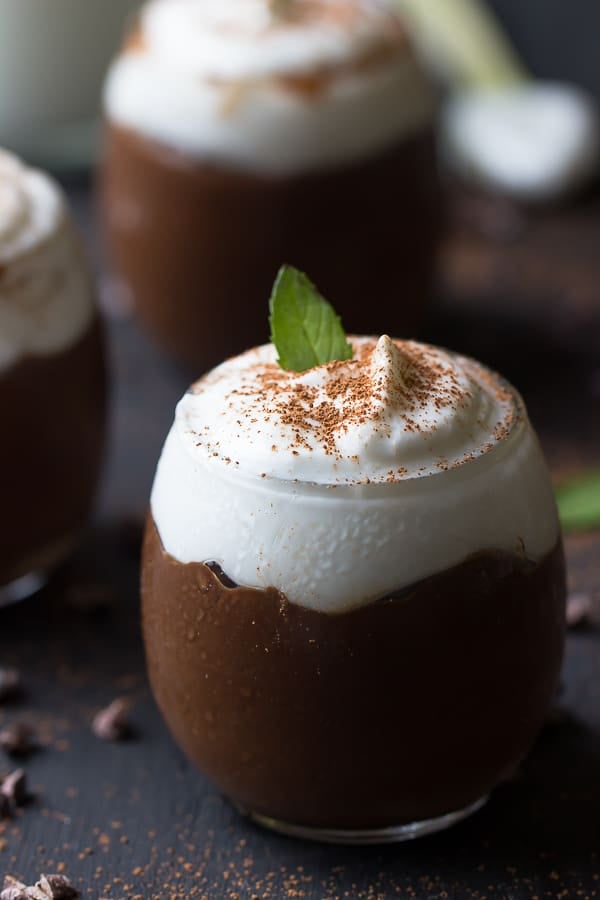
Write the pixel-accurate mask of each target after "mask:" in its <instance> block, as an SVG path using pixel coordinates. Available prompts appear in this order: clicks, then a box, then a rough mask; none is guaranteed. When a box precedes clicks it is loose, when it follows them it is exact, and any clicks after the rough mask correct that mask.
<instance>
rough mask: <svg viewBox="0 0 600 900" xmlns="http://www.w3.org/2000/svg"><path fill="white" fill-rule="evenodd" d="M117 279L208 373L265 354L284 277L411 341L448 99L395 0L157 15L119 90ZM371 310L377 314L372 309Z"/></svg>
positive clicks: (115, 74) (109, 179)
mask: <svg viewBox="0 0 600 900" xmlns="http://www.w3.org/2000/svg"><path fill="white" fill-rule="evenodd" d="M105 105H106V116H107V140H106V153H105V160H104V166H103V171H102V179H101V184H102V191H101V195H102V201H103V204H102V205H103V209H104V218H105V222H106V231H107V236H108V239H109V244H110V247H111V249H112V252H113V256H114V259H115V262H116V264H117V268H118V270H119V271H120V273H121V274H122V276H123V278H124V280H125V282H126V283H127V284H128V285H129V287H130V288H131V290H132V293H133V299H134V302H135V306H136V309H137V312H138V313H139V316H140V318H141V319H142V320H143V322H144V323H145V325H146V326H147V327H148V329H149V330H150V331H151V332H152V334H153V335H154V336H155V337H156V338H157V339H158V340H159V342H161V343H162V345H163V346H164V347H165V348H167V350H169V351H170V352H171V353H172V354H174V355H175V356H176V357H179V358H180V359H182V360H183V361H186V362H188V363H190V364H192V365H193V366H194V367H195V369H196V370H198V369H200V370H202V369H207V368H209V367H210V366H212V365H215V364H216V363H218V362H220V361H221V360H222V359H223V358H225V357H227V356H229V355H231V354H232V353H236V352H240V351H241V350H243V349H245V348H246V347H248V346H251V345H252V344H255V343H261V342H262V341H264V340H265V339H266V337H267V335H266V330H265V328H264V325H263V319H262V316H261V310H262V304H263V301H264V297H265V296H268V291H269V288H270V285H271V281H272V277H273V272H274V271H276V269H277V267H278V266H279V265H280V263H281V261H282V260H288V261H289V262H291V263H293V264H294V265H297V266H299V267H301V268H304V269H306V270H307V271H310V272H311V273H312V275H313V277H314V278H315V279H317V281H318V283H319V284H320V285H321V286H322V288H323V290H325V291H327V292H329V293H330V295H332V296H337V297H340V298H343V299H342V300H341V310H340V311H341V312H342V313H343V315H344V318H345V322H346V324H347V326H348V327H349V328H351V329H352V330H354V331H356V332H367V331H368V330H370V329H377V330H384V329H390V330H393V331H394V333H398V334H402V335H405V336H412V335H413V334H414V331H415V328H416V326H417V325H418V323H419V321H420V320H421V318H422V315H423V310H424V306H425V304H426V302H427V295H428V293H429V289H430V284H431V272H432V259H433V256H434V250H435V247H436V243H437V238H438V233H439V231H440V192H439V184H438V177H437V170H436V162H435V154H434V141H433V119H434V98H433V94H432V90H431V88H430V85H429V82H428V80H427V78H426V76H425V74H424V72H423V70H422V68H421V66H420V64H419V62H418V61H417V59H416V57H415V54H414V52H413V49H412V47H411V46H410V43H409V41H408V39H407V36H406V34H405V32H404V31H403V29H402V26H401V24H400V22H399V21H398V19H397V17H396V16H395V15H394V14H393V13H392V12H391V11H390V9H389V7H387V6H386V4H385V3H384V2H380V0H343V2H335V3H332V2H331V0H291V2H289V3H287V4H280V3H269V2H268V0H227V2H226V3H224V2H223V0H151V2H149V3H147V4H146V6H145V7H144V9H143V10H142V13H141V15H140V18H139V23H138V27H137V29H136V30H135V31H134V32H133V33H132V35H131V37H130V40H129V42H128V44H127V45H126V47H125V48H124V49H123V51H122V52H121V54H120V56H119V57H118V58H117V60H116V61H115V63H114V65H113V67H112V69H111V72H110V75H109V78H108V82H107V86H106V94H105ZM367 297H368V298H369V301H368V302H367V301H366V298H367Z"/></svg>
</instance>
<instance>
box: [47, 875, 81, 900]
mask: <svg viewBox="0 0 600 900" xmlns="http://www.w3.org/2000/svg"><path fill="white" fill-rule="evenodd" d="M36 887H37V888H41V889H42V890H43V891H45V893H46V896H47V897H48V898H49V900H75V898H76V897H79V896H81V895H80V892H79V891H78V890H77V888H75V887H73V885H72V884H71V882H70V881H69V879H68V878H67V877H66V876H65V875H42V876H41V878H40V880H39V881H38V883H37V884H36Z"/></svg>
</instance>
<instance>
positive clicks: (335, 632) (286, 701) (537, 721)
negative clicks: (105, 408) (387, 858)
mask: <svg viewBox="0 0 600 900" xmlns="http://www.w3.org/2000/svg"><path fill="white" fill-rule="evenodd" d="M352 348H353V358H352V359H346V360H343V361H340V360H337V361H331V362H328V363H326V364H322V365H315V366H313V367H311V368H309V369H308V370H307V371H304V372H301V373H297V372H294V371H287V370H285V371H284V370H283V369H282V368H281V367H280V365H279V364H278V362H277V351H276V350H275V348H274V347H273V346H272V345H265V346H262V347H258V348H255V349H254V350H250V351H248V352H246V353H244V354H243V355H241V356H239V357H236V358H233V359H230V360H228V361H227V362H225V363H224V364H222V365H221V366H219V367H217V368H216V369H215V370H214V371H212V372H211V373H209V374H208V375H206V376H205V377H204V378H203V379H201V380H200V381H199V382H197V383H196V384H195V385H194V386H193V387H192V388H191V389H190V391H189V393H188V394H187V395H186V396H185V397H184V398H183V399H182V400H181V402H180V404H179V406H178V408H177V413H176V417H175V423H174V425H173V428H172V430H171V432H170V434H169V436H168V438H167V441H166V444H165V447H164V450H163V453H162V457H161V460H160V463H159V466H158V470H157V474H156V480H155V483H154V488H153V492H152V498H151V515H150V518H149V522H148V527H147V533H146V539H145V546H144V555H143V580H142V595H143V625H144V634H145V640H146V648H147V656H148V664H149V672H150V680H151V683H152V687H153V690H154V693H155V696H156V699H157V701H158V704H159V706H160V708H161V710H162V712H163V715H164V717H165V719H166V721H167V723H168V724H169V726H170V728H171V730H172V732H173V734H174V735H175V737H176V739H177V741H178V743H179V744H180V745H181V747H182V748H183V749H184V750H185V752H186V753H187V754H188V756H189V757H190V758H191V759H192V760H193V761H194V762H195V763H196V764H197V765H198V766H199V767H200V768H201V769H202V770H203V771H204V772H205V773H206V774H207V775H208V776H209V777H210V778H211V779H212V780H213V781H214V782H215V783H216V784H217V785H218V786H219V788H220V789H221V790H222V791H223V792H224V793H225V794H226V795H228V796H229V797H230V798H232V799H233V801H234V802H235V803H236V804H237V805H238V806H239V807H240V808H241V809H242V810H244V811H246V812H247V813H249V814H250V815H252V816H253V817H254V818H255V819H257V820H258V821H259V822H261V823H263V824H265V825H268V826H269V827H272V828H275V829H278V830H281V831H284V832H286V833H289V834H294V835H299V836H304V837H310V838H317V839H320V840H327V841H344V842H349V843H368V842H375V841H395V840H403V839H407V838H412V837H416V836H418V835H421V834H426V833H428V832H432V831H436V830H439V829H441V828H445V827H447V826H448V825H450V824H452V823H453V822H456V821H458V820H460V819H462V818H463V817H464V816H466V815H468V814H469V813H471V812H473V811H474V810H476V809H477V808H479V806H481V805H482V803H483V802H484V800H485V798H486V796H487V795H488V794H489V792H490V791H491V790H492V789H493V788H494V787H495V786H496V785H498V784H499V783H500V782H501V781H502V780H503V779H505V778H507V777H508V776H510V775H511V774H512V772H513V771H514V769H515V768H516V767H517V765H518V764H519V762H520V761H521V760H522V759H523V757H524V756H525V755H526V753H527V752H528V750H529V748H530V746H531V744H532V742H533V740H534V737H535V735H536V732H537V731H538V729H539V728H540V726H541V724H542V721H543V718H544V714H545V711H546V709H547V707H548V704H549V703H550V701H551V698H552V696H553V692H554V691H555V688H556V684H557V678H558V673H559V668H560V663H561V656H562V647H563V633H564V599H565V574H564V563H563V552H562V543H561V537H560V530H559V525H558V519H557V514H556V508H555V503H554V497H553V491H552V487H551V484H550V480H549V477H548V473H547V470H546V467H545V464H544V460H543V457H542V454H541V452H540V448H539V445H538V442H537V439H536V437H535V434H534V432H533V429H532V427H531V425H530V423H529V420H528V418H527V414H526V411H525V408H524V406H523V402H522V400H521V398H520V397H519V395H518V394H517V393H516V392H515V391H514V390H513V389H512V388H511V387H510V386H509V385H508V384H507V383H506V382H504V381H503V380H502V379H501V378H500V377H499V376H497V375H495V374H494V373H492V372H491V371H489V370H487V369H486V368H485V367H483V366H481V365H479V364H478V363H476V362H474V361H473V360H471V359H468V358H464V357H461V356H458V355H455V354H452V353H449V352H447V351H444V350H441V349H438V348H435V347H431V346H427V345H422V344H417V343H413V342H406V341H398V340H391V339H390V338H389V337H385V336H384V337H382V338H380V339H379V340H376V339H373V338H354V339H352Z"/></svg>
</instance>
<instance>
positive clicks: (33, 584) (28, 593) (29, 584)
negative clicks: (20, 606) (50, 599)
mask: <svg viewBox="0 0 600 900" xmlns="http://www.w3.org/2000/svg"><path fill="white" fill-rule="evenodd" d="M47 581H48V576H47V575H46V573H45V572H30V573H29V574H28V575H23V577H22V578H17V579H16V581H11V582H10V584H5V585H2V586H1V587H0V609H2V607H3V606H12V605H13V604H14V603H20V602H21V601H22V600H27V598H28V597H32V596H33V594H37V593H38V591H41V589H42V588H43V587H44V586H45V585H46V582H47Z"/></svg>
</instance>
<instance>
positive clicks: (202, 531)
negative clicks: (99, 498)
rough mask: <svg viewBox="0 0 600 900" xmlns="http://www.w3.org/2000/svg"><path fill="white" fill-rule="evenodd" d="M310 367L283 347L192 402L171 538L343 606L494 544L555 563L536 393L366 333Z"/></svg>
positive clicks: (167, 500) (234, 363) (303, 596)
mask: <svg viewBox="0 0 600 900" xmlns="http://www.w3.org/2000/svg"><path fill="white" fill-rule="evenodd" d="M352 343H353V345H354V350H355V354H354V359H353V360H350V361H346V362H333V363H329V364H327V365H324V366H318V367H316V368H314V369H310V370H309V371H307V372H304V373H301V374H296V373H293V372H287V371H283V370H282V369H281V368H280V367H279V366H278V364H277V361H276V351H275V349H274V347H273V346H272V345H265V346H262V347H258V348H255V349H253V350H250V351H248V352H247V353H244V354H242V355H241V356H238V357H236V358H233V359H230V360H227V361H226V362H225V363H223V364H222V365H221V366H219V367H217V368H216V369H214V370H213V371H212V372H211V373H209V374H208V375H207V376H205V377H204V378H203V379H201V380H200V381H199V382H198V383H197V384H195V385H194V386H193V387H192V388H191V390H190V391H189V392H188V394H186V396H185V397H184V398H183V399H182V400H181V402H180V404H179V406H178V408H177V412H176V417H175V423H174V425H173V428H172V429H171V432H170V434H169V436H168V438H167V441H166V444H165V447H164V450H163V454H162V457H161V460H160V462H159V466H158V470H157V475H156V480H155V483H154V488H153V492H152V498H151V511H152V515H153V518H154V522H155V524H156V527H157V530H158V533H159V535H160V537H161V540H162V543H163V546H164V549H165V550H166V551H167V552H168V553H169V554H170V555H171V556H172V557H174V558H175V559H176V560H178V561H179V562H182V563H189V562H209V561H215V562H217V563H219V565H220V566H221V567H222V569H223V570H224V572H225V573H226V574H227V575H228V576H229V577H230V578H232V579H233V580H234V581H235V582H236V583H238V584H241V585H244V586H248V587H257V588H266V587H275V588H277V589H279V590H280V591H282V592H283V593H284V594H285V595H286V597H287V599H288V600H289V601H290V602H292V603H297V604H300V605H302V606H305V607H309V608H312V609H315V610H319V611H323V612H329V613H339V612H344V611H347V610H349V609H352V608H356V607H359V606H363V605H365V604H368V603H369V602H371V601H373V600H375V599H377V598H378V597H382V596H385V595H386V594H388V593H390V592H392V591H397V590H399V589H402V588H404V587H408V586H410V585H411V584H414V583H416V582H417V581H419V580H421V579H424V578H427V577H429V576H432V575H435V574H438V573H441V572H443V571H444V570H446V569H448V568H450V567H452V566H454V565H458V564H459V563H461V562H463V561H464V560H465V559H467V558H468V557H469V556H471V555H472V554H475V553H477V552H478V551H482V550H485V551H487V550H492V551H494V550H503V551H508V552H513V553H516V554H519V555H521V554H522V555H523V556H524V557H526V558H528V559H530V560H533V561H538V560H541V559H542V558H543V557H544V556H545V555H546V554H547V553H548V552H549V551H551V550H552V548H553V547H554V546H555V545H556V542H557V540H558V538H559V525H558V518H557V513H556V507H555V502H554V496H553V492H552V488H551V484H550V479H549V477H548V473H547V470H546V466H545V463H544V460H543V457H542V454H541V450H540V448H539V445H538V442H537V439H536V437H535V434H534V432H533V429H532V428H531V425H530V423H529V421H528V418H527V414H526V412H525V409H524V407H523V404H522V401H521V399H520V398H519V396H518V394H516V393H515V392H514V391H513V389H512V388H510V387H509V386H508V385H507V384H506V383H505V382H503V381H502V379H500V378H499V376H497V375H495V374H494V373H491V372H490V371H489V370H487V369H486V368H484V367H483V366H481V365H480V364H478V363H476V362H475V361H473V360H471V359H468V358H465V357H461V356H457V355H454V354H451V353H449V352H446V351H444V350H441V349H438V348H435V347H430V346H428V345H423V344H416V343H413V342H402V341H392V340H391V339H390V338H389V337H386V336H384V337H381V338H380V339H379V340H376V339H374V338H353V339H352Z"/></svg>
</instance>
